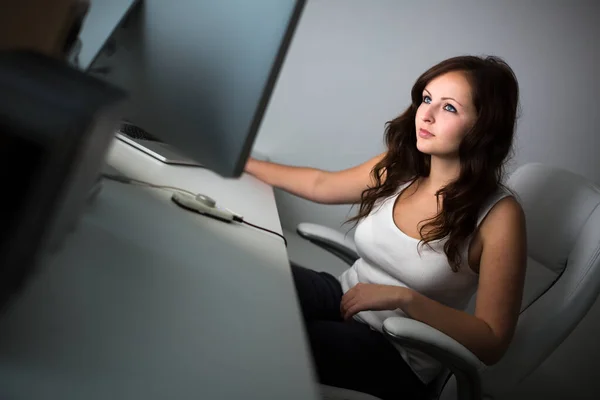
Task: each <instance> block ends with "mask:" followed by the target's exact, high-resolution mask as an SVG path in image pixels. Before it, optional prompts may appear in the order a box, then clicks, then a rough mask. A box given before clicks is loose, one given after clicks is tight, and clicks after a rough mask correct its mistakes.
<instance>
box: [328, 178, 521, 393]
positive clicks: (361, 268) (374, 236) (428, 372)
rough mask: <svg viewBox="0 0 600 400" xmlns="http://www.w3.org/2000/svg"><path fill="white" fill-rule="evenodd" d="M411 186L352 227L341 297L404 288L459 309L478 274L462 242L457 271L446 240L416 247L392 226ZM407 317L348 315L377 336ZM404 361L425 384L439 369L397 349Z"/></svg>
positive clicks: (377, 313) (491, 202) (432, 361)
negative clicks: (364, 286) (353, 251)
mask: <svg viewBox="0 0 600 400" xmlns="http://www.w3.org/2000/svg"><path fill="white" fill-rule="evenodd" d="M410 183H411V182H407V183H405V184H403V185H401V186H400V188H399V189H398V191H397V192H396V193H395V194H394V195H393V196H391V197H389V198H387V199H384V200H382V201H380V202H378V203H377V205H375V206H374V207H373V211H371V213H370V214H369V215H368V216H367V217H365V218H364V219H362V220H361V221H360V222H359V224H358V225H357V227H356V231H355V235H354V240H355V242H356V248H357V251H358V255H359V256H360V258H359V259H358V260H357V261H356V262H355V263H354V265H352V267H350V268H349V269H347V270H346V271H344V273H343V274H342V275H341V276H340V277H339V281H340V283H341V285H342V289H343V290H344V293H345V292H347V291H348V290H349V289H350V288H352V287H353V286H355V285H356V284H358V283H359V282H362V283H375V284H381V285H397V286H403V287H408V288H410V289H413V290H415V291H416V292H418V293H421V294H423V295H425V296H427V297H429V298H431V299H433V300H436V301H438V302H440V303H442V304H445V305H447V306H449V307H453V308H455V309H459V310H464V309H465V308H466V307H467V305H468V303H469V300H470V299H471V297H472V296H473V294H474V293H475V291H476V290H477V282H478V275H477V274H476V273H475V272H474V271H473V270H472V269H471V268H470V267H469V265H468V249H469V246H468V244H469V243H470V240H467V245H465V246H464V248H463V249H462V264H461V266H460V269H459V271H458V272H453V271H452V269H451V268H450V264H449V262H448V258H447V257H446V254H445V253H444V243H445V241H446V239H441V240H438V241H434V242H430V243H429V244H430V245H431V247H432V248H429V247H428V246H427V245H421V246H418V244H419V240H418V239H415V238H413V237H411V236H408V235H406V234H405V233H404V232H402V231H401V230H400V229H399V228H398V227H397V226H396V224H395V223H394V217H393V211H394V210H393V209H394V203H395V202H396V198H397V197H398V195H399V194H400V193H401V192H402V190H404V188H406V187H407V186H408V185H409V184H410ZM509 195H510V193H509V192H508V191H506V190H505V189H499V191H498V192H497V193H496V194H495V195H493V196H491V198H490V199H489V201H488V202H487V203H486V204H485V205H484V206H483V207H482V210H481V212H480V215H479V218H478V220H477V226H479V224H480V223H481V221H483V219H484V218H485V216H486V215H487V213H488V212H489V211H490V210H491V209H492V207H493V206H494V205H495V204H496V203H497V202H498V201H499V200H501V199H503V198H504V197H506V196H509ZM397 316H401V317H407V315H406V314H404V313H403V312H402V311H401V310H400V309H397V310H387V311H362V312H360V313H358V314H356V315H355V316H354V318H355V319H357V320H358V321H361V322H364V323H366V324H368V325H370V326H371V327H372V328H373V329H375V330H377V331H379V332H381V331H382V329H383V321H384V320H385V319H387V318H388V317H397ZM400 353H401V355H402V357H403V358H404V360H405V361H406V362H407V363H408V364H409V366H410V367H411V368H412V370H413V371H414V372H415V373H416V374H417V376H419V378H420V379H421V380H422V381H423V382H425V383H429V382H430V381H431V380H432V379H433V378H434V377H435V376H436V375H437V374H438V373H439V371H440V368H441V365H440V364H439V363H438V362H437V361H436V360H435V359H433V358H431V357H429V356H427V355H425V354H423V353H422V352H418V351H415V350H408V349H406V350H404V349H403V350H400Z"/></svg>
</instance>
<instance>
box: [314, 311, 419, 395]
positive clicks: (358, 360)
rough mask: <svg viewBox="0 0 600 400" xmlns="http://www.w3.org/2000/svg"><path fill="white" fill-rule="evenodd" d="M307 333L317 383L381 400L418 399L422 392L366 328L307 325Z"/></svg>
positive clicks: (392, 353) (386, 344)
mask: <svg viewBox="0 0 600 400" xmlns="http://www.w3.org/2000/svg"><path fill="white" fill-rule="evenodd" d="M306 328H307V333H308V338H309V342H310V346H311V350H312V354H313V360H314V363H315V367H316V372H317V375H318V377H319V381H320V382H321V383H323V384H326V385H330V386H336V387H342V388H346V389H352V390H356V391H359V392H364V393H369V394H372V395H374V396H376V397H379V398H382V399H396V400H397V399H418V398H421V397H422V395H423V391H424V388H425V386H424V384H423V383H422V382H421V381H420V380H419V378H418V377H417V376H416V375H415V373H414V372H413V371H412V370H411V369H410V367H409V366H408V364H407V363H406V362H405V361H404V359H403V358H402V357H401V356H400V353H399V352H398V350H397V349H396V348H394V347H393V345H392V344H391V343H390V342H389V341H388V340H387V339H386V338H385V337H384V336H383V334H382V333H380V332H377V331H375V330H372V329H371V328H370V327H369V326H368V325H365V324H363V323H360V322H357V321H354V320H351V321H311V322H308V323H307V326H306Z"/></svg>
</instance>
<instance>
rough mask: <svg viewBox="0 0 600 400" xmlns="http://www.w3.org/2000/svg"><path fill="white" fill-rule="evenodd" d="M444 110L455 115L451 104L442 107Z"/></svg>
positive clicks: (454, 109)
mask: <svg viewBox="0 0 600 400" xmlns="http://www.w3.org/2000/svg"><path fill="white" fill-rule="evenodd" d="M444 110H446V111H450V112H453V113H455V112H456V108H454V106H453V105H452V104H446V105H445V106H444Z"/></svg>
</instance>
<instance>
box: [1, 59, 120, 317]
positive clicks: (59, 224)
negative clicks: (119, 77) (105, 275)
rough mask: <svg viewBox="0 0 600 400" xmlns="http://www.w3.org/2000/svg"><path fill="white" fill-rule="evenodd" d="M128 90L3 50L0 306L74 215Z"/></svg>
mask: <svg viewBox="0 0 600 400" xmlns="http://www.w3.org/2000/svg"><path fill="white" fill-rule="evenodd" d="M124 99H125V93H124V92H123V91H121V90H120V89H117V88H115V87H113V86H111V85H108V84H106V83H104V82H101V81H99V80H97V79H95V78H93V77H91V76H88V75H86V74H84V73H82V72H80V71H77V70H75V69H73V68H71V67H69V66H68V65H67V64H66V63H64V62H63V61H60V60H58V59H55V58H51V57H49V56H46V55H42V54H39V53H34V52H28V51H3V52H0V179H1V182H2V190H1V191H0V193H1V195H0V199H1V200H0V222H1V224H0V309H1V310H2V311H3V310H4V309H5V307H6V305H7V303H8V301H9V300H10V299H11V297H13V296H14V295H15V294H16V293H17V292H18V291H19V290H20V289H21V288H22V287H23V285H24V283H26V281H27V279H28V277H30V276H31V274H32V272H33V271H34V269H35V267H36V266H37V265H38V264H39V262H40V261H41V260H42V259H43V257H44V256H46V255H48V254H49V253H50V252H52V251H53V250H55V249H56V248H57V247H58V246H59V245H60V243H61V242H62V240H63V239H64V238H65V235H66V234H67V233H68V231H69V230H71V229H72V228H73V227H74V225H75V224H76V222H77V219H78V218H79V216H80V214H81V211H82V209H83V206H84V204H85V201H86V199H87V197H88V195H89V193H90V190H92V188H93V187H94V184H95V182H96V179H97V177H98V174H99V171H100V170H101V167H102V165H103V163H104V159H105V156H106V152H107V149H108V146H109V144H110V141H111V139H112V138H113V135H114V131H115V129H116V127H118V123H119V121H120V117H121V114H120V113H119V109H120V103H121V102H122V100H124Z"/></svg>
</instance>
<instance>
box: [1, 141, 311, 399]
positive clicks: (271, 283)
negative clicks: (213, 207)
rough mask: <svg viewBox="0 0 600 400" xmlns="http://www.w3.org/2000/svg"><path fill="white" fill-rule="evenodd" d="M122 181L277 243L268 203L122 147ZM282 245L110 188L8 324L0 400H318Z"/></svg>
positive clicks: (242, 188) (248, 182) (142, 194)
mask: <svg viewBox="0 0 600 400" xmlns="http://www.w3.org/2000/svg"><path fill="white" fill-rule="evenodd" d="M108 160H109V163H110V164H111V165H112V166H113V167H115V168H117V169H118V170H120V171H121V172H123V173H125V174H126V175H128V176H130V177H133V178H138V179H145V180H151V181H152V182H153V183H157V184H161V183H162V184H169V185H175V186H180V187H182V188H184V189H188V190H191V191H202V192H204V193H205V194H208V195H210V196H211V197H213V198H215V199H216V200H217V202H218V203H219V204H221V205H222V206H225V207H228V208H231V209H232V210H234V211H236V212H238V213H239V214H242V215H244V217H245V218H246V219H247V220H248V221H250V222H253V223H257V224H260V225H262V226H265V227H267V228H269V229H272V230H275V231H278V232H281V226H280V224H279V219H278V216H277V210H276V207H275V200H274V196H273V191H272V189H271V188H270V187H268V186H266V185H264V184H262V183H260V182H259V181H257V180H255V179H254V178H252V177H249V176H244V177H242V178H241V179H240V180H229V181H228V180H224V179H222V178H219V177H218V176H216V175H214V174H213V173H211V172H209V171H206V170H202V169H197V168H190V167H172V166H167V165H164V164H162V163H160V162H158V161H155V160H154V159H151V158H149V157H147V156H146V155H144V154H142V153H140V152H138V151H137V150H134V149H133V148H130V147H129V146H128V145H126V144H123V143H121V142H120V141H118V140H116V141H115V143H114V147H113V148H112V150H111V152H110V155H109V158H108ZM309 360H310V358H309V350H308V344H307V342H306V341H305V337H304V329H303V327H302V322H301V316H300V311H299V308H298V304H297V301H296V298H295V296H294V288H293V281H292V277H291V273H290V270H289V265H288V261H287V252H286V249H285V246H284V245H283V241H282V240H281V239H280V238H278V237H276V236H274V235H271V234H268V233H264V232H261V231H257V230H255V229H253V228H250V227H247V226H242V225H232V224H225V223H223V222H220V221H216V220H213V219H210V218H206V217H203V216H200V215H195V214H193V213H190V212H188V211H185V210H182V209H180V208H178V207H176V206H175V205H174V204H172V203H171V201H170V193H168V192H164V191H160V190H155V189H146V188H141V187H137V186H131V185H125V184H120V183H116V182H106V183H105V185H104V188H103V189H102V192H101V193H100V194H99V197H98V198H97V199H96V201H95V203H94V204H93V205H92V206H91V207H90V209H89V210H88V212H87V213H86V214H85V216H84V217H83V219H82V220H81V222H80V224H79V226H78V227H77V230H76V231H75V232H74V233H73V234H71V236H70V237H69V238H68V241H67V242H66V243H65V245H64V246H63V248H62V249H61V250H60V251H59V252H57V253H55V254H54V255H53V257H52V258H51V259H49V260H48V262H46V263H44V264H43V266H42V267H41V268H40V270H39V271H38V272H37V274H36V275H35V276H34V277H33V279H32V280H31V281H30V282H29V283H28V285H27V287H26V288H25V290H24V291H23V293H22V295H21V296H20V297H19V298H18V300H17V301H16V302H15V303H14V304H13V305H12V306H11V307H10V309H9V310H8V312H7V313H6V314H5V315H4V316H2V318H0V398H1V399H11V400H16V399H45V400H50V399H57V400H58V399H60V400H70V399H86V400H95V399H128V400H132V399H144V400H150V399H161V400H162V399H195V400H197V399H255V398H256V399H258V398H260V399H302V400H306V399H316V398H317V389H316V385H315V384H314V381H313V372H312V368H311V363H310V361H309Z"/></svg>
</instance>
